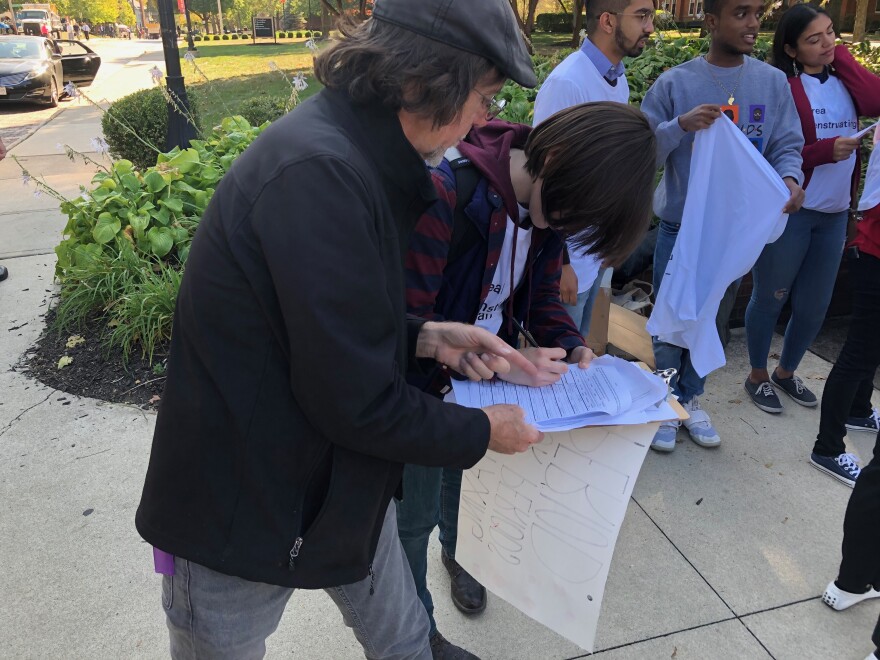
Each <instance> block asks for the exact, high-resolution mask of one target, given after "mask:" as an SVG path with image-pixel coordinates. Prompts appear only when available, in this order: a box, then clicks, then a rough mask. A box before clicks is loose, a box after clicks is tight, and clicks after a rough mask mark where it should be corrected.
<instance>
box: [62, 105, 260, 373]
mask: <svg viewBox="0 0 880 660" xmlns="http://www.w3.org/2000/svg"><path fill="white" fill-rule="evenodd" d="M261 130H262V129H261V128H259V127H253V126H251V125H250V124H249V123H248V122H247V120H245V119H244V118H243V117H240V116H237V117H227V118H225V119H223V121H222V123H221V125H220V127H219V128H218V129H216V130H215V131H214V132H213V133H212V134H211V135H210V136H209V137H208V138H207V139H206V140H194V141H193V142H192V146H191V147H190V148H188V149H183V150H181V149H179V148H175V149H173V150H172V151H170V152H168V153H166V154H162V155H160V156H159V157H158V162H157V164H156V165H155V166H153V167H150V168H147V169H146V170H144V171H143V172H140V171H138V169H136V168H135V167H134V165H133V164H132V163H131V162H130V161H128V160H119V161H117V162H115V163H114V164H113V166H112V168H110V169H109V170H107V171H102V172H98V173H97V174H96V175H95V176H94V178H93V179H92V187H91V189H90V190H88V191H85V190H83V195H81V196H80V197H78V198H76V199H74V200H72V201H68V202H64V203H63V204H62V205H61V210H62V212H63V213H64V214H65V215H67V218H68V222H67V226H66V227H65V228H64V232H63V233H64V236H65V238H64V240H62V242H61V243H60V244H59V245H58V246H57V247H56V248H55V253H56V255H57V256H58V263H57V265H56V269H55V274H56V277H57V278H58V281H59V282H60V284H61V292H60V302H59V306H58V313H57V315H56V327H57V329H58V330H59V331H61V332H64V331H67V330H71V329H74V328H77V327H79V326H81V325H82V324H83V323H84V322H85V321H86V320H87V319H91V318H94V317H95V316H96V315H97V316H99V317H101V318H103V319H104V320H106V322H107V327H108V329H109V330H108V337H107V338H106V340H107V341H108V342H109V343H110V344H111V345H116V346H119V347H121V348H122V349H123V351H124V353H125V354H126V355H128V354H129V353H130V352H131V351H132V350H133V349H134V348H135V347H137V346H140V348H141V350H142V351H143V352H144V354H145V355H149V356H152V353H153V350H154V349H155V348H156V347H157V346H159V345H160V344H162V343H163V342H164V341H166V340H167V338H168V337H169V336H170V333H171V320H172V313H173V311H174V302H175V300H176V298H177V291H178V289H179V286H180V278H181V270H182V268H183V266H184V263H185V262H186V257H187V255H188V254H189V247H190V244H191V242H192V237H193V234H194V233H195V230H196V228H197V227H198V224H199V221H200V220H201V217H202V214H203V213H204V210H205V208H206V206H207V205H208V202H209V201H210V200H211V196H212V195H213V194H214V189H215V187H216V185H217V182H218V181H219V180H220V178H221V177H222V176H223V174H225V172H226V171H227V170H228V169H229V167H230V165H231V164H232V162H233V161H234V160H235V158H236V157H237V156H238V155H239V154H240V153H241V152H242V151H244V150H245V149H246V148H247V147H248V145H250V143H251V142H253V140H254V139H255V138H256V137H257V135H259V134H260V132H261Z"/></svg>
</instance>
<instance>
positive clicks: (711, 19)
mask: <svg viewBox="0 0 880 660" xmlns="http://www.w3.org/2000/svg"><path fill="white" fill-rule="evenodd" d="M703 23H704V24H705V26H706V32H708V33H710V34H711V33H712V32H714V31H715V30H716V29H717V27H718V17H717V16H716V15H715V14H706V16H705V18H703Z"/></svg>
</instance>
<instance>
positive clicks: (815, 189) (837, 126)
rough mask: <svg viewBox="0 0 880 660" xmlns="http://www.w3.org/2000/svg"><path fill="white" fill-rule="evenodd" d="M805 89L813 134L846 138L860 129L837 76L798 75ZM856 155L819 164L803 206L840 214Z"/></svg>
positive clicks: (849, 189) (846, 201)
mask: <svg viewBox="0 0 880 660" xmlns="http://www.w3.org/2000/svg"><path fill="white" fill-rule="evenodd" d="M801 81H802V82H803V84H804V91H805V92H806V93H807V98H808V99H809V100H810V106H811V107H812V108H813V119H814V121H815V122H816V137H817V138H819V139H820V140H821V139H823V138H834V137H838V136H843V137H847V136H850V135H853V134H854V133H856V132H857V131H858V130H859V120H858V116H857V115H856V107H855V105H853V101H852V97H851V96H850V95H849V92H848V91H847V90H846V87H844V86H843V83H842V82H840V79H839V78H837V77H836V76H828V79H827V80H826V81H825V82H824V83H823V82H819V80H818V79H817V78H815V77H813V76H811V75H807V74H804V75H802V76H801ZM855 163H856V155H855V153H852V154H851V155H850V157H849V158H847V159H846V160H842V161H840V162H838V163H827V164H825V165H819V166H818V167H816V168H815V169H814V170H813V176H812V178H811V179H810V182H809V184H808V185H807V190H806V193H807V194H806V198H805V199H804V208H807V209H811V210H813V211H822V212H823V213H839V212H841V211H845V210H846V209H848V208H849V205H850V194H851V192H852V175H853V168H854V167H855Z"/></svg>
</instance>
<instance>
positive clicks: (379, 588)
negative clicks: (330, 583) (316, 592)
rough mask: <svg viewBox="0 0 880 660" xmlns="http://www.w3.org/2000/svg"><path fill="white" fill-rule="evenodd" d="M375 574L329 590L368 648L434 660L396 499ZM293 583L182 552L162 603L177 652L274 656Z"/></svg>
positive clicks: (384, 655) (376, 655)
mask: <svg viewBox="0 0 880 660" xmlns="http://www.w3.org/2000/svg"><path fill="white" fill-rule="evenodd" d="M372 586H373V591H374V593H373V595H370V577H369V576H367V577H366V578H365V579H363V580H361V581H360V582H355V583H354V584H347V585H344V586H341V587H331V588H328V589H325V590H324V591H326V592H327V594H328V595H329V596H330V598H332V599H333V602H334V603H336V606H337V607H338V608H339V611H340V612H342V618H343V620H344V622H345V625H347V626H348V627H349V628H351V629H352V630H353V631H354V635H355V637H356V638H357V640H358V641H359V642H360V644H361V646H362V647H363V649H364V656H365V657H366V658H370V660H373V659H376V660H378V659H380V658H381V659H383V660H385V659H387V660H404V659H406V660H410V659H412V660H430V658H431V647H430V644H429V642H428V630H429V625H428V616H427V614H426V613H425V608H424V606H423V605H422V603H421V601H420V600H419V598H418V596H417V595H416V589H415V585H414V583H413V578H412V573H411V572H410V568H409V564H408V563H407V561H406V557H405V556H404V554H403V550H402V548H401V546H400V541H399V540H398V537H397V514H396V503H395V502H394V501H393V500H392V502H391V504H390V505H389V507H388V511H386V513H385V522H384V523H383V525H382V533H381V535H380V537H379V546H378V547H377V548H376V557H375V559H374V560H373V585H372ZM292 594H293V589H290V588H287V587H278V586H275V585H271V584H263V583H261V582H250V581H248V580H244V579H242V578H237V577H232V576H229V575H224V574H223V573H218V572H216V571H212V570H211V569H209V568H205V567H204V566H201V565H199V564H196V563H193V562H191V561H187V560H186V559H181V558H180V557H175V559H174V575H173V576H170V575H165V576H163V579H162V606H163V607H164V609H165V614H166V615H167V623H168V630H169V632H170V636H171V657H172V658H174V659H175V660H178V659H186V660H193V659H195V658H200V659H210V660H214V659H218V660H219V659H225V658H228V659H229V660H250V659H252V658H262V657H263V656H264V655H265V654H266V638H268V637H269V635H271V634H272V633H273V632H275V629H276V628H277V627H278V622H279V621H280V620H281V615H282V613H283V612H284V608H285V606H286V605H287V601H288V600H289V599H290V596H291V595H292Z"/></svg>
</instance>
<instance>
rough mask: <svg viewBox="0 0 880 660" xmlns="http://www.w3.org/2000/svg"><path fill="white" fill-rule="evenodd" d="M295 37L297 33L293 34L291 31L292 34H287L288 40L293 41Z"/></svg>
mask: <svg viewBox="0 0 880 660" xmlns="http://www.w3.org/2000/svg"><path fill="white" fill-rule="evenodd" d="M295 35H296V33H295V32H293V31H292V30H291V31H290V32H288V33H287V38H288V39H293V37H294V36H295Z"/></svg>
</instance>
